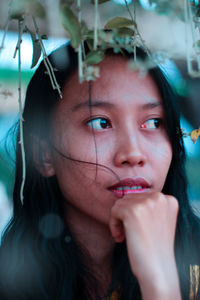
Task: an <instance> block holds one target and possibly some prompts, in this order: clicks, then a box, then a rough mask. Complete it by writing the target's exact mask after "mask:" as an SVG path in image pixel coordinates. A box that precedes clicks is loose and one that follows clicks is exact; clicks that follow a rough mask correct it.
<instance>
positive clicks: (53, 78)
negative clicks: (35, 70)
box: [32, 16, 62, 99]
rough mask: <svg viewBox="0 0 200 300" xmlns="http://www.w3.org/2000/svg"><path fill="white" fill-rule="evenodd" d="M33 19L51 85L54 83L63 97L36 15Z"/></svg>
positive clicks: (54, 86) (53, 86) (54, 87)
mask: <svg viewBox="0 0 200 300" xmlns="http://www.w3.org/2000/svg"><path fill="white" fill-rule="evenodd" d="M32 19H33V24H34V27H35V31H36V33H37V36H38V40H39V44H40V47H41V50H42V54H43V61H44V64H45V67H46V69H47V73H48V75H49V78H50V81H51V85H52V88H53V89H54V90H57V91H58V93H59V96H60V98H61V99H62V92H61V89H60V86H59V84H58V82H57V80H56V76H55V73H54V69H53V67H52V65H51V63H50V61H49V59H48V56H47V54H46V50H45V47H44V44H43V41H42V38H41V35H40V32H39V28H38V26H37V23H36V20H35V17H34V16H32Z"/></svg>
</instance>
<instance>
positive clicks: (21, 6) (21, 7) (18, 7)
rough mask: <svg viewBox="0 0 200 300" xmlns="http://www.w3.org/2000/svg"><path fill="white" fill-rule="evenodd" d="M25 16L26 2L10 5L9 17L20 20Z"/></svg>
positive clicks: (20, 0)
mask: <svg viewBox="0 0 200 300" xmlns="http://www.w3.org/2000/svg"><path fill="white" fill-rule="evenodd" d="M24 14H25V0H14V1H12V2H11V3H10V5H9V17H10V18H11V19H20V18H21V17H22V16H23V15H24Z"/></svg>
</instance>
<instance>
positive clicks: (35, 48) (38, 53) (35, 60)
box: [26, 27, 42, 69]
mask: <svg viewBox="0 0 200 300" xmlns="http://www.w3.org/2000/svg"><path fill="white" fill-rule="evenodd" d="M26 30H27V32H28V33H30V36H31V39H32V44H33V57H32V64H31V69H32V68H34V67H35V66H36V65H37V63H38V60H39V59H40V56H41V52H42V51H41V47H40V45H39V41H38V40H37V38H36V35H35V33H33V32H32V31H31V30H29V29H28V28H27V27H26Z"/></svg>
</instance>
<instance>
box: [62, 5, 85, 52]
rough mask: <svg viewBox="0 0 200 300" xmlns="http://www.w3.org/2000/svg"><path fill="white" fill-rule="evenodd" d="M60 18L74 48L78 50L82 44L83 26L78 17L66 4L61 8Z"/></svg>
mask: <svg viewBox="0 0 200 300" xmlns="http://www.w3.org/2000/svg"><path fill="white" fill-rule="evenodd" d="M60 18H61V22H62V25H63V27H64V28H65V29H66V30H67V31H68V33H69V35H70V40H71V44H72V46H73V47H74V48H75V49H76V48H78V46H79V45H80V43H81V26H80V24H79V22H78V19H77V17H76V15H75V14H74V13H73V11H72V10H71V8H70V7H69V6H68V5H66V4H61V6H60Z"/></svg>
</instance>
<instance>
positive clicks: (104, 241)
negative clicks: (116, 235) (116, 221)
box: [65, 206, 115, 273]
mask: <svg viewBox="0 0 200 300" xmlns="http://www.w3.org/2000/svg"><path fill="white" fill-rule="evenodd" d="M65 216H66V221H67V223H68V225H69V227H70V230H71V232H72V235H73V238H74V239H75V241H76V243H77V244H78V245H80V248H81V249H83V252H85V253H87V254H88V255H87V257H89V258H90V259H89V260H90V261H89V263H90V266H91V264H92V265H93V268H97V269H99V268H100V269H101V270H105V271H106V270H107V271H106V273H108V270H110V266H111V261H112V256H113V250H114V245H115V242H114V240H113V238H112V236H111V233H110V229H109V227H108V225H106V224H102V223H100V222H98V221H96V220H95V219H92V218H91V217H87V215H85V214H83V213H82V212H79V211H77V210H75V209H74V208H73V207H71V206H67V208H66V211H65ZM86 264H87V259H86Z"/></svg>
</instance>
